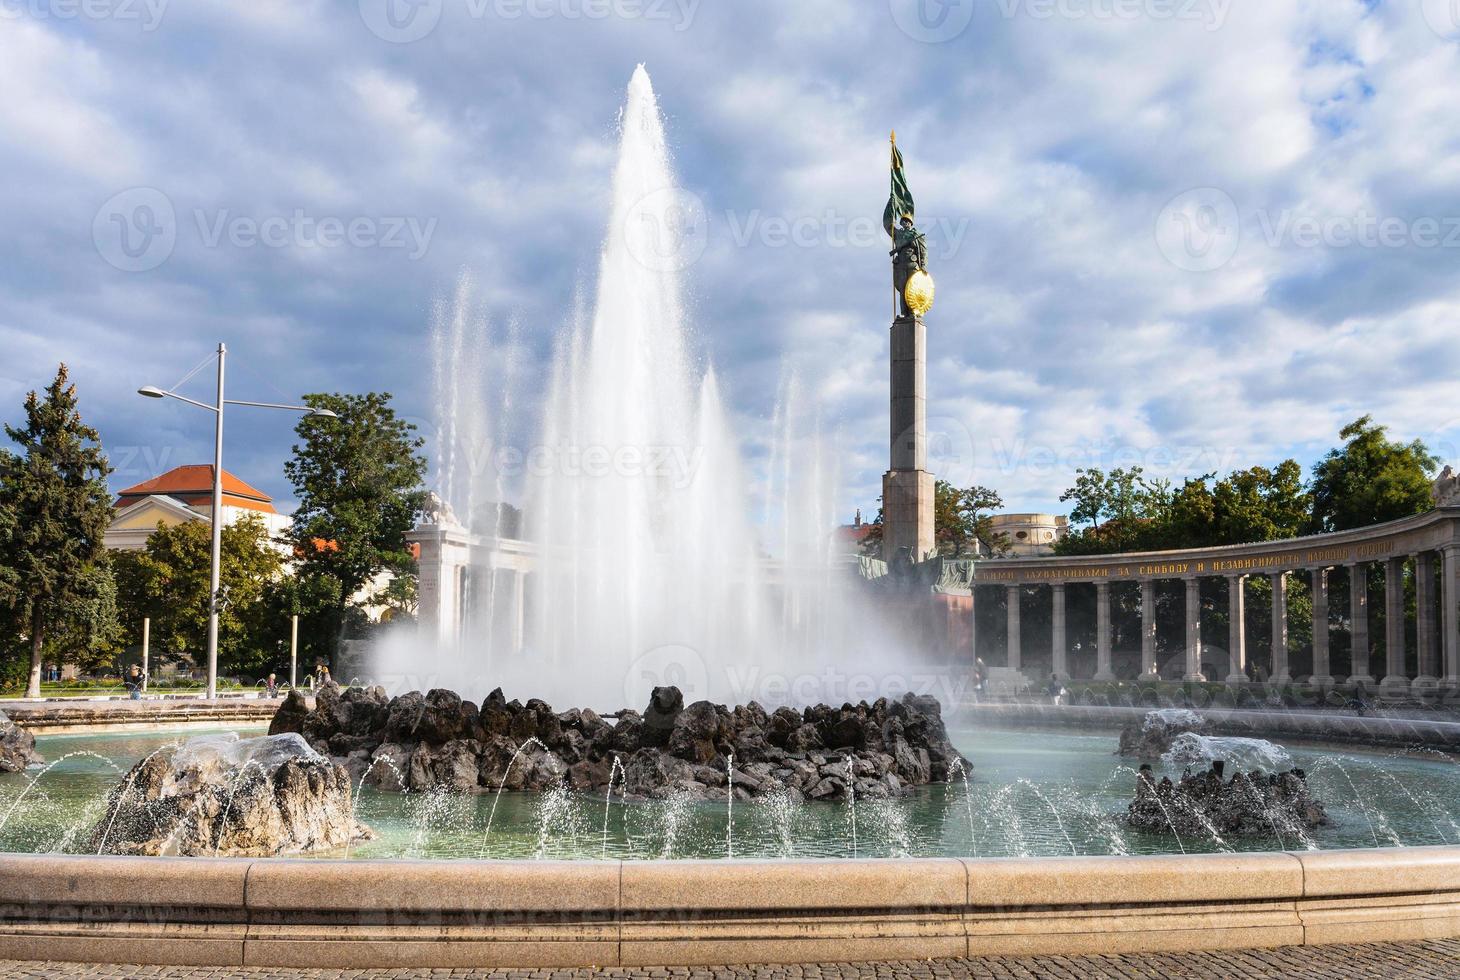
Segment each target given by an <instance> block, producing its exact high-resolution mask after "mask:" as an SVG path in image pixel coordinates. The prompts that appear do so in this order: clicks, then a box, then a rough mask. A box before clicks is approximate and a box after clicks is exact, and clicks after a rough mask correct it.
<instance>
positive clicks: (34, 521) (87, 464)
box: [0, 364, 115, 697]
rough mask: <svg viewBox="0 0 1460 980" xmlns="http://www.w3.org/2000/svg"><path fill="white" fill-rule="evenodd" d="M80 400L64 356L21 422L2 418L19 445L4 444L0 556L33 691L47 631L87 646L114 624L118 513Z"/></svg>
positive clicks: (80, 648)
mask: <svg viewBox="0 0 1460 980" xmlns="http://www.w3.org/2000/svg"><path fill="white" fill-rule="evenodd" d="M76 405H77V399H76V387H75V385H73V384H71V383H70V379H69V375H68V372H67V370H66V365H64V364H62V365H61V366H60V368H59V369H58V370H57V371H56V377H55V380H53V381H52V382H51V384H50V386H49V387H48V388H47V389H46V392H45V397H44V398H42V397H41V396H39V395H38V394H37V393H36V392H34V391H32V392H31V393H30V394H29V395H28V396H27V397H26V400H25V423H24V425H22V426H19V427H15V426H10V425H7V426H5V432H6V434H7V435H8V436H9V437H10V439H11V440H12V441H13V442H15V443H16V444H17V445H18V446H19V447H20V452H19V453H18V454H17V453H15V452H13V451H10V450H4V449H0V511H3V512H5V514H6V515H7V516H6V518H5V519H4V521H3V522H0V526H3V530H4V537H3V539H0V566H4V567H6V568H8V569H9V570H10V571H9V574H8V575H7V576H6V579H7V585H6V586H5V589H6V593H7V594H8V596H9V600H8V602H7V609H8V611H9V614H10V616H11V617H12V618H13V619H14V621H15V624H16V628H17V629H18V630H19V631H21V632H24V633H25V634H26V636H27V637H28V639H29V645H30V671H29V675H28V677H27V680H26V694H27V695H28V696H30V697H38V696H39V695H40V682H41V663H42V659H43V657H44V655H45V651H46V645H47V641H48V640H53V639H56V640H59V639H64V640H66V641H67V643H68V644H70V645H72V650H73V651H75V652H80V653H89V652H90V651H91V649H92V648H93V647H95V646H99V645H103V644H106V643H108V642H110V640H111V634H112V632H113V629H114V625H115V620H112V621H111V622H108V621H107V609H108V603H107V599H106V596H108V595H111V594H113V589H112V587H111V585H110V581H109V580H110V566H109V564H108V563H107V560H106V547H105V545H104V544H103V543H102V539H103V537H104V535H105V534H106V530H107V528H108V527H109V526H110V525H111V519H112V507H111V497H110V494H109V493H108V492H107V486H106V478H107V474H108V473H109V472H110V468H109V467H108V466H107V462H106V457H105V455H104V454H103V453H102V448H101V437H100V435H98V434H97V431H96V430H95V429H93V428H92V427H90V426H88V425H86V424H84V423H83V422H82V421H81V415H80V413H79V412H78V411H77V408H76ZM66 652H71V651H66Z"/></svg>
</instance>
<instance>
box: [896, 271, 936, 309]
mask: <svg viewBox="0 0 1460 980" xmlns="http://www.w3.org/2000/svg"><path fill="white" fill-rule="evenodd" d="M933 294H934V288H933V277H932V276H930V275H928V274H927V273H926V272H924V271H923V270H922V269H919V270H917V271H916V272H914V273H913V274H912V275H910V276H908V277H907V286H906V287H905V288H904V289H903V291H902V298H903V299H904V300H905V301H906V302H907V308H908V309H910V310H912V311H913V312H914V313H916V314H917V315H918V316H922V315H923V314H924V313H926V312H928V311H929V310H931V309H932V308H933Z"/></svg>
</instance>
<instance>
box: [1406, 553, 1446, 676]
mask: <svg viewBox="0 0 1460 980" xmlns="http://www.w3.org/2000/svg"><path fill="white" fill-rule="evenodd" d="M1414 623H1415V636H1414V639H1415V645H1416V646H1417V647H1419V656H1418V663H1419V671H1418V673H1417V674H1416V676H1415V678H1414V684H1413V685H1411V686H1412V687H1416V688H1425V689H1434V688H1436V687H1438V686H1439V684H1440V662H1439V661H1440V657H1439V651H1438V649H1437V648H1436V646H1435V640H1436V639H1437V637H1436V635H1435V556H1434V555H1433V554H1431V553H1430V552H1428V551H1421V552H1420V553H1419V554H1417V555H1415V556H1414Z"/></svg>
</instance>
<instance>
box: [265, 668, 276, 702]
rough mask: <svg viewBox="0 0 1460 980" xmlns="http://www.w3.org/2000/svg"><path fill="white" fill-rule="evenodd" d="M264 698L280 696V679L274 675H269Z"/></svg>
mask: <svg viewBox="0 0 1460 980" xmlns="http://www.w3.org/2000/svg"><path fill="white" fill-rule="evenodd" d="M264 696H265V697H270V698H276V697H278V696H279V678H278V677H277V676H276V675H274V674H272V673H271V674H269V679H268V680H266V681H264Z"/></svg>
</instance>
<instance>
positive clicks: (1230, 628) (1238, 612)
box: [1227, 575, 1247, 684]
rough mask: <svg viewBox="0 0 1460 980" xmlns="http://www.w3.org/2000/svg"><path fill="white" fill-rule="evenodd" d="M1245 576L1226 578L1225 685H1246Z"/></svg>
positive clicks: (1229, 576)
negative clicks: (1226, 660)
mask: <svg viewBox="0 0 1460 980" xmlns="http://www.w3.org/2000/svg"><path fill="white" fill-rule="evenodd" d="M1246 584H1247V576H1245V575H1228V576H1227V619H1228V620H1229V622H1228V624H1227V656H1228V665H1227V683H1228V684H1245V683H1247V624H1246V619H1247V589H1246Z"/></svg>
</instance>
